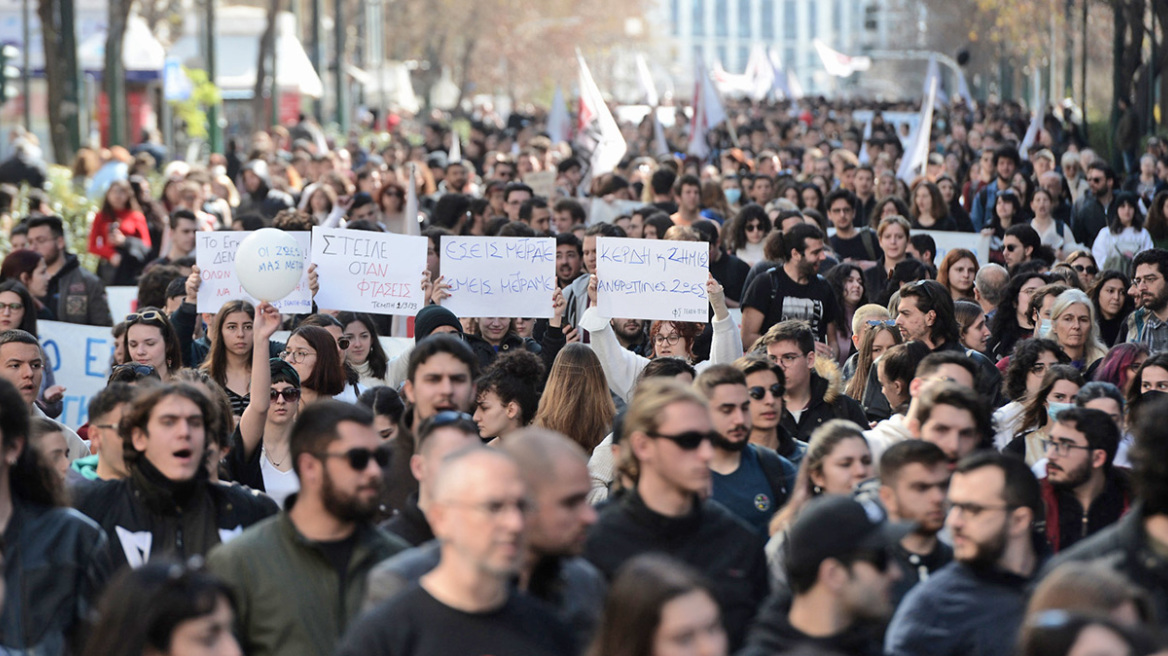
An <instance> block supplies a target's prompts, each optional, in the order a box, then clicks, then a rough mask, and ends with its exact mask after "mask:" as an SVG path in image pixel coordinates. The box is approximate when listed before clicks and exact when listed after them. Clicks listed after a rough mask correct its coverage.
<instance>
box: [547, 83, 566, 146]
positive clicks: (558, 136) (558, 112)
mask: <svg viewBox="0 0 1168 656" xmlns="http://www.w3.org/2000/svg"><path fill="white" fill-rule="evenodd" d="M547 131H548V138H549V139H551V140H552V143H561V142H568V141H570V140H571V138H572V119H571V118H570V117H569V116H568V106H567V105H566V104H565V103H564V91H563V89H561V88H560V85H558V84H557V85H556V94H555V95H554V96H553V97H552V108H551V110H550V111H549V112H548V119H547Z"/></svg>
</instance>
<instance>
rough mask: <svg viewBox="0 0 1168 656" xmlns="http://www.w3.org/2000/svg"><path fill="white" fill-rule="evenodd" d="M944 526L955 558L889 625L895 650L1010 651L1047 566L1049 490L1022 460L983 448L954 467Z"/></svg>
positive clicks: (888, 639)
mask: <svg viewBox="0 0 1168 656" xmlns="http://www.w3.org/2000/svg"><path fill="white" fill-rule="evenodd" d="M947 501H948V506H949V508H950V510H949V514H948V516H947V518H946V520H945V525H946V527H947V528H948V529H949V531H950V532H951V534H952V536H953V556H954V562H952V563H950V564H949V565H946V566H945V567H943V568H942V569H941V570H940V571H938V572H937V573H936V574H934V575H933V576H931V577H929V579H928V580H927V581H924V582H923V583H920V584H919V585H917V586H916V587H914V588H913V589H912V590H911V591H909V593H908V595H907V596H906V597H905V598H904V601H903V602H902V603H901V604H900V607H899V608H897V610H896V615H895V616H894V617H893V618H892V622H891V623H890V624H889V626H888V632H887V634H886V635H885V639H884V651H885V653H890V654H932V655H943V654H984V655H985V656H990V655H991V654H1007V653H1010V651H1011V649H1012V645H1013V644H1014V641H1015V639H1016V638H1017V635H1018V629H1019V627H1020V625H1021V622H1022V617H1023V610H1024V607H1025V603H1026V587H1027V586H1028V585H1029V582H1030V580H1031V578H1032V577H1033V576H1034V574H1035V573H1036V572H1037V571H1038V568H1039V567H1040V566H1041V565H1042V561H1041V558H1042V552H1041V547H1040V546H1039V545H1040V544H1041V541H1042V535H1041V526H1042V521H1043V507H1042V493H1041V491H1040V489H1039V486H1038V481H1036V480H1035V479H1034V475H1033V474H1031V473H1030V469H1029V468H1028V467H1026V465H1025V464H1024V463H1023V462H1022V461H1021V460H1018V459H1016V458H1013V457H1010V456H1004V455H1000V454H996V453H980V454H977V455H975V456H972V457H969V458H967V459H964V460H962V461H961V462H960V463H959V464H958V465H957V469H956V470H954V472H953V478H952V480H951V481H950V483H949V492H948V500H947Z"/></svg>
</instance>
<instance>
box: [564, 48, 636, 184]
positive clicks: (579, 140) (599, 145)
mask: <svg viewBox="0 0 1168 656" xmlns="http://www.w3.org/2000/svg"><path fill="white" fill-rule="evenodd" d="M576 59H577V60H578V61H579V63H580V112H579V114H578V116H577V118H576V145H577V146H578V147H579V148H580V150H582V151H584V152H585V153H590V155H589V157H588V163H589V169H588V173H587V175H589V176H591V177H593V178H595V177H596V176H599V175H603V174H605V173H609V172H611V171H612V170H613V169H615V168H616V166H617V164H620V161H621V159H622V158H623V157H624V156H625V152H626V151H627V150H628V144H626V143H625V138H624V136H623V135H622V134H621V132H620V127H619V126H617V124H616V120H615V119H614V118H613V117H612V112H610V111H608V105H607V104H606V103H605V102H604V96H602V95H600V89H599V88H598V87H597V86H596V82H595V81H594V80H593V79H592V72H591V71H589V70H588V64H586V63H585V62H584V55H582V54H580V51H579V50H577V51H576Z"/></svg>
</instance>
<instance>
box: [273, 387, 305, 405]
mask: <svg viewBox="0 0 1168 656" xmlns="http://www.w3.org/2000/svg"><path fill="white" fill-rule="evenodd" d="M281 396H282V397H284V401H286V402H288V403H296V402H297V401H299V400H300V388H299V387H286V388H284V389H282V390H278V389H273V390H268V398H269V399H270V400H271V402H272V403H275V402H276V399H278V398H280V397H281Z"/></svg>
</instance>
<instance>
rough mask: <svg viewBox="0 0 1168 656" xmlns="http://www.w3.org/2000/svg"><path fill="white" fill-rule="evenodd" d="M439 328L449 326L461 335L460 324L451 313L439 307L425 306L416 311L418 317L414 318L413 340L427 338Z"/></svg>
mask: <svg viewBox="0 0 1168 656" xmlns="http://www.w3.org/2000/svg"><path fill="white" fill-rule="evenodd" d="M439 326H450V327H451V328H454V329H455V330H457V331H458V333H459V334H460V335H461V334H462V323H460V322H459V321H458V317H457V316H455V314H454V313H453V312H451V311H450V310H447V309H446V308H444V307H442V306H441V305H427V306H426V307H424V308H422V309H421V310H418V315H417V317H415V318H414V339H416V340H420V339H424V338H426V337H429V336H430V333H433V332H434V330H435V329H436V328H438V327H439Z"/></svg>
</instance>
